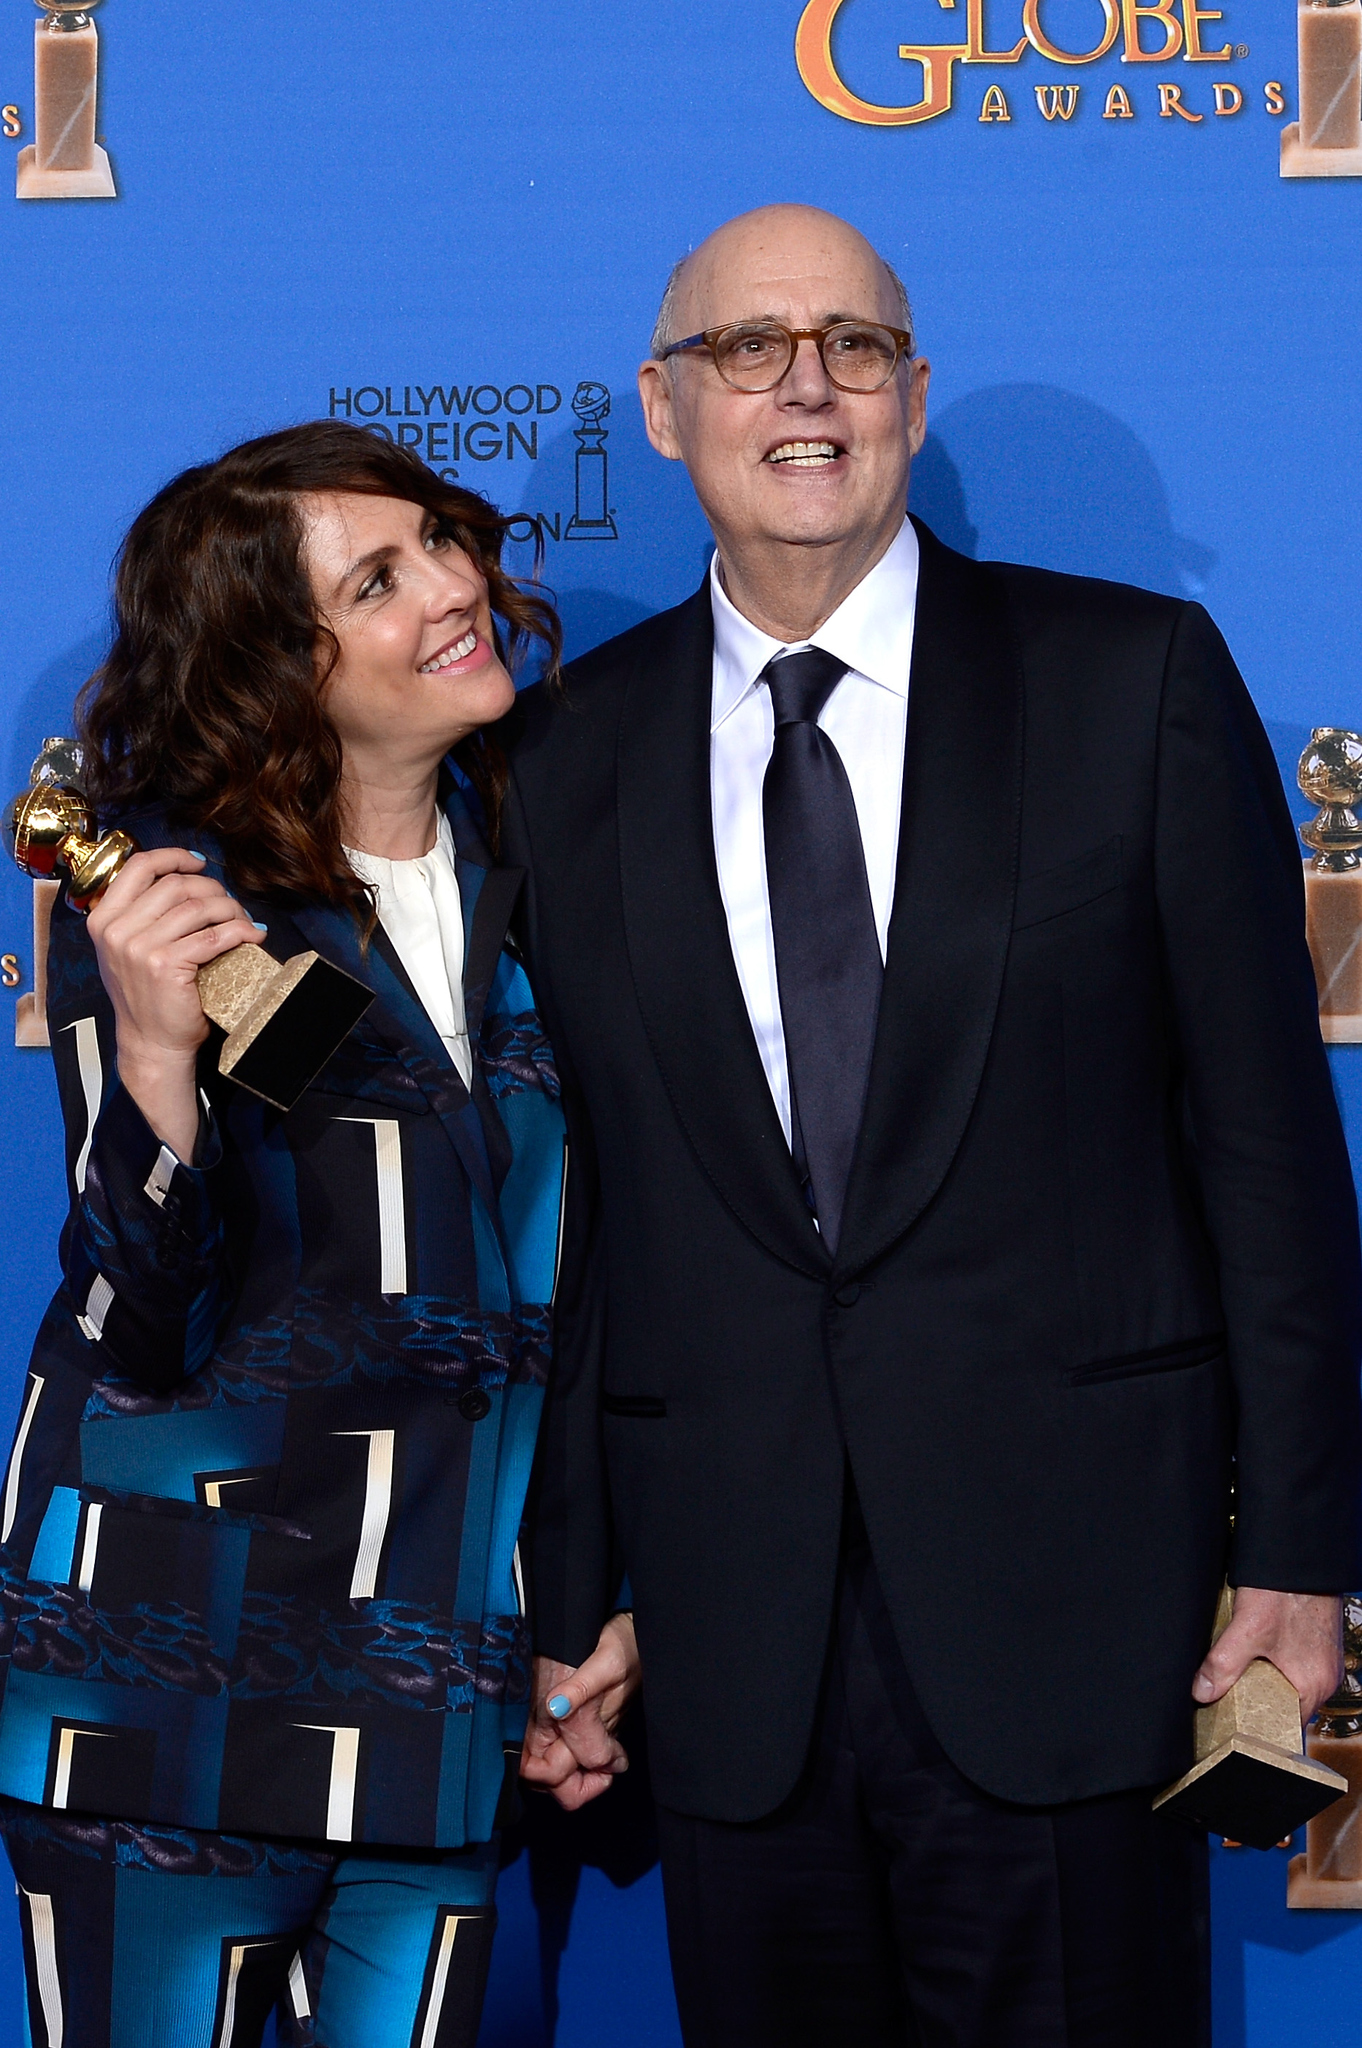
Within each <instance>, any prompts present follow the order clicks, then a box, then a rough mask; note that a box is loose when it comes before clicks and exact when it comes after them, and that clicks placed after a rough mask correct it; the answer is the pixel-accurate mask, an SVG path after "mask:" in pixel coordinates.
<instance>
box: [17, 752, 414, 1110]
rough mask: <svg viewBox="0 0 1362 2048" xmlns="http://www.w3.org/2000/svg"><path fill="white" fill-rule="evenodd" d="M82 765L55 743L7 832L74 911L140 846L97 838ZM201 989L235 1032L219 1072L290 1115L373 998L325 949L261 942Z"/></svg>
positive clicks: (238, 953) (206, 971) (210, 975)
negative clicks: (276, 955)
mask: <svg viewBox="0 0 1362 2048" xmlns="http://www.w3.org/2000/svg"><path fill="white" fill-rule="evenodd" d="M80 767H81V764H80V749H79V748H78V747H77V746H75V745H74V743H73V742H72V741H70V740H60V739H56V740H48V741H47V742H46V744H45V745H44V747H43V750H42V752H41V754H39V756H38V758H37V760H36V761H35V762H34V764H33V770H32V773H31V775H30V778H29V786H28V788H27V789H25V790H23V791H21V792H20V794H19V795H18V796H17V797H16V798H15V799H14V802H13V803H12V804H11V805H10V807H9V809H8V811H7V812H6V814H5V821H4V829H5V837H6V839H7V840H8V842H9V849H10V852H11V853H12V854H13V856H14V858H15V860H16V861H17V863H18V865H19V866H20V867H21V868H22V869H23V871H24V873H25V874H26V875H31V876H32V877H33V878H34V880H35V881H49V880H55V879H58V878H61V879H64V880H65V882H66V894H67V899H68V901H69V902H70V903H71V904H72V905H73V907H74V908H75V909H77V910H90V909H92V908H93V906H94V905H95V904H96V903H97V902H98V901H99V899H100V897H101V896H102V895H103V894H104V891H105V890H106V889H107V888H108V886H109V884H110V882H112V880H113V879H114V876H115V875H116V874H117V873H118V871H119V869H120V868H121V867H122V866H123V865H124V863H125V862H126V861H128V860H130V859H131V857H132V855H133V854H134V853H136V851H137V845H136V842H135V841H134V840H133V839H131V838H130V837H129V836H128V834H127V833H126V832H106V833H105V835H104V836H103V838H102V839H101V838H97V837H96V830H95V818H94V812H93V809H92V807H91V805H90V803H89V801H88V799H87V798H86V797H85V795H84V794H83V792H82V791H81V789H80V787H79V781H78V777H79V775H80ZM198 989H199V1000H200V1002H201V1003H202V1004H203V1008H204V1014H205V1015H206V1016H207V1017H209V1018H210V1019H211V1020H212V1022H213V1023H214V1024H217V1025H219V1026H220V1027H221V1028H222V1030H223V1031H225V1032H226V1034H227V1037H226V1041H225V1043H224V1044H223V1047H222V1050H221V1053H220V1054H219V1056H218V1070H219V1072H220V1073H222V1074H224V1075H226V1076H227V1077H228V1079H230V1080H233V1081H237V1082H239V1083H240V1085H241V1086H242V1087H243V1088H246V1089H249V1090H250V1092H251V1094H253V1095H259V1096H260V1097H262V1098H263V1100H264V1101H266V1102H269V1103H272V1104H273V1105H274V1106H275V1108H276V1109H292V1107H293V1105H294V1103H295V1102H296V1101H297V1100H298V1097H299V1096H300V1095H301V1094H302V1092H303V1090H304V1088H306V1087H307V1084H308V1082H309V1081H311V1080H312V1079H313V1078H314V1077H315V1076H316V1075H317V1074H318V1073H319V1072H320V1071H321V1069H322V1068H323V1067H324V1066H325V1065H326V1062H327V1061H328V1060H329V1059H330V1057H331V1055H332V1053H333V1052H334V1051H335V1050H336V1047H337V1046H338V1045H339V1044H340V1043H341V1040H342V1039H343V1038H345V1037H346V1036H347V1034H348V1033H349V1032H350V1030H351V1029H352V1027H353V1026H354V1025H355V1024H357V1023H358V1022H359V1020H360V1018H361V1017H362V1016H363V1015H364V1012H365V1011H366V1010H367V1009H368V1007H369V1005H370V1003H371V1002H372V1001H373V991H372V990H371V989H368V988H366V987H365V986H364V984H363V982H360V981H356V980H355V978H354V976H353V975H349V974H346V973H345V972H344V970H343V969H341V968H339V967H335V966H333V965H332V963H331V962H330V961H329V960H323V959H322V957H321V956H320V954H318V953H297V954H295V955H294V957H293V958H292V959H291V960H285V961H283V962H280V961H278V960H274V959H272V958H271V957H270V955H269V954H268V953H267V952H265V950H264V948H263V947H261V946H234V947H233V949H232V951H231V952H230V953H224V954H222V955H221V957H220V958H219V959H217V960H210V961H209V963H208V965H207V966H206V967H201V968H200V969H199V972H198Z"/></svg>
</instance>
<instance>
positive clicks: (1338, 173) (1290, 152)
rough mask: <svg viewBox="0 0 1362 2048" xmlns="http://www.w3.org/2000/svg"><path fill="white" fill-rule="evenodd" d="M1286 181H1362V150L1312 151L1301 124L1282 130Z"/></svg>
mask: <svg viewBox="0 0 1362 2048" xmlns="http://www.w3.org/2000/svg"><path fill="white" fill-rule="evenodd" d="M1280 169H1281V175H1282V177H1284V178H1362V149H1311V148H1310V146H1309V144H1308V143H1305V142H1302V141H1301V127H1300V122H1299V121H1292V122H1291V124H1290V125H1289V127H1286V128H1283V130H1282V160H1281V166H1280Z"/></svg>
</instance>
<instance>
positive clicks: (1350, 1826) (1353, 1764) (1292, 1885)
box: [1286, 1593, 1362, 1912]
mask: <svg viewBox="0 0 1362 2048" xmlns="http://www.w3.org/2000/svg"><path fill="white" fill-rule="evenodd" d="M1359 1674H1362V1599H1359V1598H1358V1597H1357V1595H1356V1594H1354V1593H1350V1594H1349V1595H1348V1596H1347V1598H1346V1599H1345V1600H1344V1602H1343V1683H1342V1684H1341V1685H1340V1686H1339V1688H1338V1691H1337V1692H1336V1693H1335V1694H1334V1696H1333V1698H1332V1699H1327V1700H1326V1701H1325V1702H1324V1705H1323V1706H1322V1707H1321V1708H1320V1710H1319V1717H1318V1719H1317V1720H1316V1721H1315V1723H1314V1726H1313V1727H1312V1728H1311V1730H1310V1739H1309V1741H1308V1743H1307V1744H1306V1747H1307V1749H1308V1750H1309V1752H1310V1755H1311V1756H1312V1757H1313V1758H1314V1760H1315V1762H1316V1763H1320V1764H1327V1765H1328V1766H1329V1768H1330V1769H1331V1770H1335V1771H1337V1772H1338V1773H1339V1774H1340V1776H1341V1777H1344V1778H1346V1779H1347V1781H1348V1797H1347V1798H1346V1799H1340V1800H1338V1801H1337V1802H1336V1803H1335V1804H1334V1805H1333V1806H1330V1807H1328V1808H1326V1810H1325V1811H1324V1812H1323V1813H1321V1814H1317V1815H1316V1816H1315V1818H1314V1819H1313V1820H1312V1821H1311V1822H1310V1825H1309V1827H1308V1828H1307V1829H1306V1831H1305V1854H1304V1855H1303V1856H1293V1857H1292V1859H1291V1862H1290V1864H1289V1866H1288V1869H1287V1880H1286V1903H1287V1905H1288V1906H1294V1907H1296V1908H1298V1909H1299V1908H1301V1907H1304V1908H1306V1909H1307V1910H1311V1909H1313V1910H1316V1911H1318V1910H1319V1909H1321V1908H1323V1909H1324V1910H1326V1911H1330V1910H1332V1911H1334V1912H1338V1911H1344V1912H1356V1911H1357V1909H1358V1907H1359V1906H1362V1676H1360V1675H1359Z"/></svg>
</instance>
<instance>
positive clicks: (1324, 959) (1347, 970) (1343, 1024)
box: [1305, 861, 1362, 1045]
mask: <svg viewBox="0 0 1362 2048" xmlns="http://www.w3.org/2000/svg"><path fill="white" fill-rule="evenodd" d="M1305 935H1306V937H1307V939H1308V940H1309V942H1310V957H1311V958H1312V960H1313V961H1314V963H1315V987H1316V989H1317V990H1318V992H1319V1028H1320V1031H1321V1033H1322V1034H1323V1037H1324V1042H1325V1044H1326V1045H1355V1044H1356V1043H1357V1042H1358V1041H1359V1040H1362V868H1349V869H1346V870H1345V871H1344V872H1343V873H1341V874H1335V873H1333V872H1331V871H1329V870H1328V869H1323V870H1321V869H1319V868H1316V867H1315V866H1314V864H1313V862H1311V861H1307V862H1306V864H1305Z"/></svg>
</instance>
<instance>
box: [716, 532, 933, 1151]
mask: <svg viewBox="0 0 1362 2048" xmlns="http://www.w3.org/2000/svg"><path fill="white" fill-rule="evenodd" d="M917 571H918V545H917V535H916V534H915V533H914V531H913V528H912V525H911V523H910V522H909V521H908V520H907V519H905V520H904V522H903V525H902V527H901V528H900V529H899V532H898V535H897V536H896V538H895V539H894V541H893V542H892V544H891V545H890V547H889V549H888V551H887V552H886V553H885V554H884V555H882V556H881V557H880V560H879V561H878V562H877V563H876V564H875V566H874V568H873V569H872V570H871V571H870V573H869V574H868V575H867V576H865V577H863V578H862V579H861V581H860V582H859V583H858V584H857V585H856V588H855V589H854V590H853V591H852V592H851V594H850V596H849V597H846V598H844V599H843V600H842V602H841V604H839V605H838V607H837V609H836V611H835V612H834V613H833V614H832V617H831V618H830V619H828V620H827V622H826V623H825V624H824V625H821V626H820V627H819V628H818V631H817V632H816V633H815V634H814V635H813V636H812V638H811V639H809V640H800V641H790V642H788V643H787V642H784V641H780V640H772V639H771V638H770V636H769V635H768V634H766V633H763V632H761V631H760V630H759V629H758V628H757V627H756V626H754V625H753V624H752V622H751V620H750V619H745V618H744V617H743V615H742V613H741V612H740V611H738V609H737V607H736V606H735V605H734V604H733V602H732V601H731V599H730V598H729V596H728V593H727V591H726V590H725V589H724V587H723V584H722V582H721V580H720V576H719V557H718V555H717V554H716V555H715V557H714V559H713V561H712V563H711V564H710V579H709V587H710V599H711V602H712V604H713V608H714V688H713V697H712V699H711V715H710V787H711V796H712V801H713V809H714V852H715V857H716V859H717V861H718V867H719V888H720V891H721V892H722V895H723V899H724V909H725V911H726V912H727V915H728V936H729V942H730V944H731V945H732V948H733V958H734V961H735V963H736V965H737V969H738V980H739V981H740V982H741V984H742V992H743V998H744V1000H745V1002H746V1004H747V1014H748V1016H749V1017H750V1018H751V1020H752V1030H753V1033H754V1034H755V1036H756V1041H757V1050H758V1051H759V1052H760V1054H761V1063H762V1065H763V1067H764V1068H765V1069H766V1078H767V1080H768V1081H769V1082H770V1084H771V1094H772V1095H773V1096H774V1098H775V1104H776V1108H777V1110H778V1111H779V1113H780V1120H781V1123H782V1124H783V1125H784V1127H785V1136H786V1138H787V1139H788V1138H789V1136H790V1074H789V1067H788V1064H787V1061H786V1057H785V1032H784V1029H783V1027H782V1025H781V1020H780V991H779V988H778V986H777V983H776V950H775V940H774V938H773V936H772V932H771V899H770V895H769V893H768V890H767V886H766V840H765V836H764V833H763V829H762V812H761V786H762V779H763V777H764V776H765V774H766V768H767V763H768V762H769V761H770V759H771V751H772V748H773V746H774V744H775V716H774V713H773V711H772V709H771V693H770V691H769V690H768V689H767V687H766V685H765V683H762V682H760V681H759V680H758V678H759V677H760V675H761V672H762V670H763V669H764V668H765V666H766V664H767V662H768V661H770V659H771V657H772V656H773V655H776V654H780V653H782V652H786V651H793V650H794V649H795V648H796V647H821V648H823V649H824V651H825V652H826V653H828V654H835V655H836V656H837V658H838V660H839V661H844V662H846V664H847V673H846V674H845V675H844V676H843V677H842V679H841V681H840V682H839V683H838V684H837V687H836V688H835V689H834V691H833V693H832V695H831V696H830V697H829V698H828V701H827V703H826V704H825V705H824V706H823V710H822V714H821V716H820V717H819V720H818V723H819V725H820V727H821V728H822V730H823V731H824V732H825V733H826V734H827V736H828V738H829V739H830V740H831V741H832V743H833V745H834V746H835V747H836V749H837V751H838V753H839V754H840V755H841V757H842V764H843V766H844V767H845V769H846V772H847V780H848V781H849V782H850V784H851V793H852V796H853V797H854V798H855V801H856V817H857V820H858V822H859V824H860V828H861V845H862V848H863V850H864V853H865V869H866V877H867V880H868V881H869V883H870V901H871V904H872V906H873V908H874V912H875V930H876V932H877V933H878V935H879V941H880V954H881V957H883V955H884V953H885V950H886V946H887V943H888V937H889V917H890V913H891V912H892V910H893V907H894V869H895V865H896V863H897V860H898V850H899V810H900V805H901V803H902V797H903V749H904V742H905V740H906V737H907V732H908V671H909V667H910V665H911V662H912V656H913V619H914V614H915V611H916V607H917Z"/></svg>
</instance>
